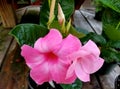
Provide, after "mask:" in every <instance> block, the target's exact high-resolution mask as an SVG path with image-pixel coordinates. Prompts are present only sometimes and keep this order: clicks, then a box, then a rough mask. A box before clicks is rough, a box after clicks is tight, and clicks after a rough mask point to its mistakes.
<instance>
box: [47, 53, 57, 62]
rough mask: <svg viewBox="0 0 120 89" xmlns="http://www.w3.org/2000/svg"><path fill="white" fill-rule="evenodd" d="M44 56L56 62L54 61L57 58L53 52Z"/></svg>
mask: <svg viewBox="0 0 120 89" xmlns="http://www.w3.org/2000/svg"><path fill="white" fill-rule="evenodd" d="M45 56H46V57H47V58H48V59H52V60H56V59H57V58H58V57H57V56H56V55H55V54H54V53H53V52H49V53H46V55H45Z"/></svg>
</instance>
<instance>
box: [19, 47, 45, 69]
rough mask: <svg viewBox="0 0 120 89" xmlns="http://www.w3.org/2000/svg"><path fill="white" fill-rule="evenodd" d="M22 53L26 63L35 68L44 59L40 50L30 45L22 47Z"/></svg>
mask: <svg viewBox="0 0 120 89" xmlns="http://www.w3.org/2000/svg"><path fill="white" fill-rule="evenodd" d="M21 55H22V56H23V57H24V59H25V61H26V64H27V65H28V66H29V67H30V68H33V67H34V66H36V65H38V64H40V63H41V62H42V59H43V55H42V54H40V53H39V51H38V50H35V49H34V48H32V47H30V46H28V45H23V46H22V47H21Z"/></svg>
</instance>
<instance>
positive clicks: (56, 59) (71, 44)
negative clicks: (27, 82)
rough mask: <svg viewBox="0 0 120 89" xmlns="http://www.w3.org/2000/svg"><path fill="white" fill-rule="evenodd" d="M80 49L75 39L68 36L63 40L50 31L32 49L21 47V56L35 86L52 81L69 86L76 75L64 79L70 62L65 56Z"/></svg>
mask: <svg viewBox="0 0 120 89" xmlns="http://www.w3.org/2000/svg"><path fill="white" fill-rule="evenodd" d="M80 47H81V43H80V41H79V39H78V38H77V37H75V36H73V35H71V34H70V35H68V36H67V37H66V38H64V39H63V38H62V35H61V34H60V32H59V31H58V30H56V29H51V30H50V31H49V33H48V34H47V35H46V36H45V37H43V38H42V37H41V38H39V39H38V40H37V41H36V42H35V44H34V47H31V46H28V45H23V46H22V47H21V49H22V52H21V55H22V56H23V57H24V58H25V61H26V64H27V65H28V66H29V67H30V69H31V70H30V76H31V78H32V79H33V80H34V81H35V82H36V83H37V84H43V83H44V82H49V81H52V80H53V81H55V82H56V83H64V84H70V83H73V82H74V81H75V79H76V75H73V76H69V78H67V79H66V73H67V70H68V68H69V66H70V64H71V60H72V59H69V60H68V59H67V56H68V55H70V54H72V53H73V52H76V51H78V49H80ZM71 58H72V57H71ZM86 62H87V61H86ZM78 67H79V66H78ZM81 71H82V70H81ZM85 71H87V70H85ZM80 74H81V73H80ZM83 74H84V73H83ZM83 76H85V75H83Z"/></svg>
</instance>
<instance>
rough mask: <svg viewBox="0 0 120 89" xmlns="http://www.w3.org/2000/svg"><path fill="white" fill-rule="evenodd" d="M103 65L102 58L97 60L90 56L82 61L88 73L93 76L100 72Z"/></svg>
mask: <svg viewBox="0 0 120 89" xmlns="http://www.w3.org/2000/svg"><path fill="white" fill-rule="evenodd" d="M103 63H104V60H103V59H102V58H95V57H94V56H92V55H89V56H88V57H85V58H84V59H83V60H82V61H81V66H82V68H83V70H84V71H85V72H86V73H89V74H91V73H94V72H96V71H98V70H99V69H100V68H101V67H102V65H103Z"/></svg>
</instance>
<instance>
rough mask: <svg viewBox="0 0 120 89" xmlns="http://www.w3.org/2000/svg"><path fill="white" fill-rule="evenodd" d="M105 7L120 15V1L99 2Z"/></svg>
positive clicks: (101, 0) (103, 0)
mask: <svg viewBox="0 0 120 89" xmlns="http://www.w3.org/2000/svg"><path fill="white" fill-rule="evenodd" d="M98 1H99V2H101V3H102V4H103V5H104V6H106V7H109V8H111V9H112V10H114V11H116V12H118V13H120V0H98Z"/></svg>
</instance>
